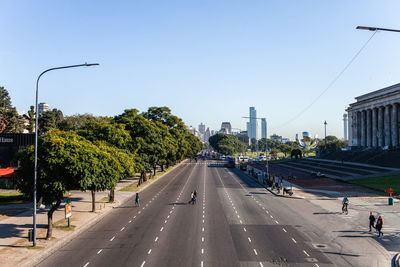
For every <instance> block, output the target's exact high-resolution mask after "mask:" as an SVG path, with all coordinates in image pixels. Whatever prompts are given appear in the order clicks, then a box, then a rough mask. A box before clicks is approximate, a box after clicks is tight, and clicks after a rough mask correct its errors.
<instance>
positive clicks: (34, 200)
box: [32, 63, 99, 246]
mask: <svg viewBox="0 0 400 267" xmlns="http://www.w3.org/2000/svg"><path fill="white" fill-rule="evenodd" d="M98 65H99V64H98V63H93V64H88V63H85V64H80V65H71V66H62V67H56V68H51V69H47V70H45V71H43V72H42V73H40V75H39V77H38V78H37V81H36V105H35V110H36V113H35V168H34V180H33V233H32V238H33V246H36V191H37V186H36V182H37V151H38V123H39V113H38V95H39V79H40V77H42V75H43V74H45V73H46V72H49V71H52V70H60V69H69V68H77V67H90V66H98Z"/></svg>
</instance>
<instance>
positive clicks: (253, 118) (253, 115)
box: [247, 107, 258, 140]
mask: <svg viewBox="0 0 400 267" xmlns="http://www.w3.org/2000/svg"><path fill="white" fill-rule="evenodd" d="M249 117H250V121H249V123H248V124H247V132H248V135H249V139H250V140H251V139H252V138H255V139H258V138H257V111H256V109H255V108H254V107H250V109H249Z"/></svg>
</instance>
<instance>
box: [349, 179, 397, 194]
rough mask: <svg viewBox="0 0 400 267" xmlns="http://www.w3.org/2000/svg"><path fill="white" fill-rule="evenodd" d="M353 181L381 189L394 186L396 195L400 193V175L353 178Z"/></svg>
mask: <svg viewBox="0 0 400 267" xmlns="http://www.w3.org/2000/svg"><path fill="white" fill-rule="evenodd" d="M351 183H353V184H357V185H361V186H365V187H369V188H373V189H377V190H379V191H384V190H385V189H389V188H392V189H393V190H394V195H398V194H400V175H394V176H384V177H375V178H365V179H357V180H352V181H351Z"/></svg>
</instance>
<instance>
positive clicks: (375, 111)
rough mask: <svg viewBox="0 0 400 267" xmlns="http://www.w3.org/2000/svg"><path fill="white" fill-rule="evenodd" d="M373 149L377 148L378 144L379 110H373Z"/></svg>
mask: <svg viewBox="0 0 400 267" xmlns="http://www.w3.org/2000/svg"><path fill="white" fill-rule="evenodd" d="M371 113H372V122H371V123H372V134H371V135H372V147H376V145H377V144H378V142H377V141H378V137H377V126H378V110H377V109H376V108H373V109H372V111H371Z"/></svg>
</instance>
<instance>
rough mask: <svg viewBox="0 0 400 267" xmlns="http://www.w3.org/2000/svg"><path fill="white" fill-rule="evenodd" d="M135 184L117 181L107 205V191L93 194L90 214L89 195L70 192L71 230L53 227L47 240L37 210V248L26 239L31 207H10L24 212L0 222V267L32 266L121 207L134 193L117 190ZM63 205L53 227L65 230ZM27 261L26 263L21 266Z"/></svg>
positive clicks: (43, 211) (43, 216)
mask: <svg viewBox="0 0 400 267" xmlns="http://www.w3.org/2000/svg"><path fill="white" fill-rule="evenodd" d="M181 164H182V163H181ZM178 166H180V164H177V165H176V166H174V167H173V168H171V170H169V171H168V172H170V171H172V170H173V169H175V168H176V167H178ZM168 172H166V173H168ZM166 173H164V174H163V175H161V176H160V177H157V178H156V179H152V180H149V181H150V182H149V183H148V184H146V185H145V186H143V187H142V188H140V190H139V191H141V190H143V189H144V188H146V187H147V186H149V185H150V184H152V183H153V182H156V181H158V180H159V179H160V178H162V177H163V176H164V175H165V174H166ZM136 180H137V179H136V178H129V179H125V180H121V181H120V182H119V183H118V184H117V187H116V189H115V202H114V203H108V202H107V201H108V193H109V191H105V192H96V212H91V210H92V199H91V193H90V192H81V191H71V192H70V196H69V199H70V200H71V201H72V217H71V225H72V227H74V229H73V230H68V228H66V227H65V228H63V229H61V228H57V227H53V235H52V238H51V240H46V239H45V238H46V233H47V211H48V209H39V210H38V212H37V242H36V243H37V244H36V247H35V248H33V247H32V242H29V241H28V238H27V237H28V230H29V229H32V227H33V226H32V220H33V219H32V209H33V208H32V204H31V203H25V204H12V205H9V206H7V208H11V209H15V208H18V207H23V208H25V210H26V211H25V212H23V213H20V214H17V215H16V216H12V217H9V218H7V219H4V220H1V221H0V266H17V265H21V264H23V265H24V266H25V265H26V266H29V265H32V262H37V261H39V259H40V258H42V257H45V256H46V255H49V254H51V253H52V251H54V249H56V248H58V247H60V246H62V245H63V244H65V243H66V242H68V241H69V240H71V239H73V238H74V237H75V236H76V235H78V234H79V233H80V232H82V231H83V230H85V229H87V228H88V227H89V226H90V225H92V224H94V223H95V222H97V221H98V220H100V219H101V218H102V217H104V216H105V215H107V214H108V213H109V212H110V211H112V209H113V208H114V207H117V206H119V205H121V204H122V203H124V202H125V201H127V200H128V199H129V198H131V197H133V195H135V194H136V192H133V191H119V190H120V189H121V188H123V187H126V186H128V185H129V184H131V183H133V182H134V181H136ZM18 205H20V206H18ZM64 205H65V202H63V203H62V204H61V206H60V207H59V208H58V209H57V211H55V212H54V214H53V224H54V225H57V226H67V220H66V219H65V214H64ZM29 206H30V207H29ZM28 259H29V261H27V262H24V261H26V260H28Z"/></svg>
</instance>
